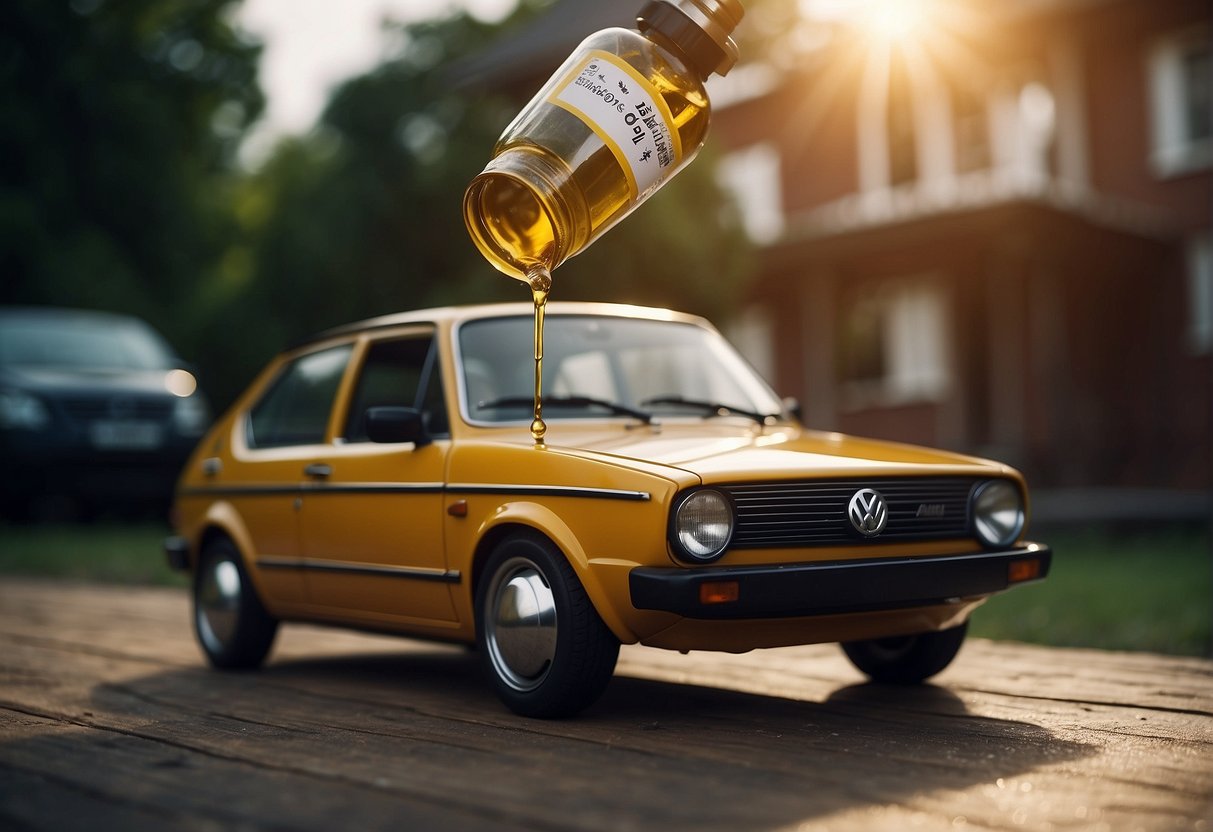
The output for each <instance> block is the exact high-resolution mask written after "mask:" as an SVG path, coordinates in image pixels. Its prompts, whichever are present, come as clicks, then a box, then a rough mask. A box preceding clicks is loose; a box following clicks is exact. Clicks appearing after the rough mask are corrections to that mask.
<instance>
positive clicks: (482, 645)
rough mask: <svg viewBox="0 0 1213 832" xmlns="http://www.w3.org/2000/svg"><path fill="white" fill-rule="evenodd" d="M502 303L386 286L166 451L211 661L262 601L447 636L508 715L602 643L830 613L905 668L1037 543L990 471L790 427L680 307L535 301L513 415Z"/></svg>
mask: <svg viewBox="0 0 1213 832" xmlns="http://www.w3.org/2000/svg"><path fill="white" fill-rule="evenodd" d="M532 326H533V322H532V315H531V308H530V306H521V305H501V306H479V307H467V308H452V309H436V310H428V311H421V312H413V313H408V314H402V315H394V316H389V317H384V318H377V319H374V320H370V321H365V322H363V323H359V324H354V325H351V326H347V327H342V328H339V329H335V330H332V331H329V332H326V333H323V334H321V335H319V336H318V337H316V338H315V339H313V340H310V341H308V342H307V343H304V344H301V345H299V346H296V347H294V348H293V349H290V350H288V351H287V352H285V353H283V354H282V355H280V356H279V357H278V358H277V359H275V360H274V361H273V362H272V363H271V364H270V365H269V367H268V368H267V369H266V370H265V371H264V372H263V373H262V374H261V376H260V377H259V378H258V379H257V380H256V381H255V382H254V383H253V385H252V386H251V387H250V389H249V390H248V392H247V393H246V394H245V395H244V396H243V397H242V398H241V399H240V400H239V401H238V402H237V403H236V405H235V406H234V407H233V408H232V410H231V411H230V412H229V413H228V414H227V415H226V416H224V418H223V419H221V420H220V421H219V422H217V423H216V424H215V426H214V427H213V428H212V429H211V431H210V433H209V434H208V435H207V436H206V437H205V438H204V439H203V441H202V443H201V444H200V445H199V447H198V449H197V450H196V452H195V453H194V456H193V458H192V459H191V460H190V462H189V464H188V465H187V467H186V469H185V472H184V474H183V475H182V478H181V481H180V483H179V486H178V491H177V502H176V518H177V524H178V528H177V531H178V536H174V537H172V538H169V540H168V541H167V542H166V551H167V554H168V557H169V560H170V562H171V563H172V564H173V565H174V566H176V567H177V568H181V569H188V570H190V571H191V572H192V573H193V599H194V624H195V627H196V631H197V636H198V640H199V642H200V643H201V645H202V649H203V651H204V652H205V653H206V656H207V658H208V659H209V660H210V662H211V664H213V665H214V666H216V667H220V668H246V667H252V666H256V665H259V664H260V663H261V662H262V661H263V660H264V659H265V657H266V655H267V653H268V652H269V650H270V647H271V645H272V642H273V640H274V635H275V632H276V630H277V626H278V622H279V621H284V620H292V621H312V622H322V623H328V624H337V625H342V626H349V627H355V628H364V629H368V630H375V631H388V632H396V633H401V634H407V635H410V636H419V637H425V638H433V639H441V640H446V641H454V642H462V643H466V644H475V645H477V646H478V648H479V651H478V652H479V656H480V658H481V661H482V663H483V666H484V669H485V671H486V673H487V676H488V678H489V680H490V681H491V683H492V685H493V687H494V688H495V689H496V691H497V693H498V694H499V695H500V696H501V698H502V699H503V700H504V702H505V704H506V705H507V706H509V707H510V708H511V709H513V710H514V711H516V712H518V713H520V714H525V715H529V716H538V717H554V716H563V715H569V714H572V713H575V712H577V711H579V710H581V709H582V708H584V707H586V706H587V705H589V704H590V703H592V702H593V701H594V700H595V699H596V698H597V697H598V696H599V695H600V694H601V693H602V691H603V689H604V688H605V686H606V684H607V682H608V680H609V679H610V677H611V674H612V672H613V670H614V667H615V661H616V658H617V656H618V652H619V645H620V643H627V644H631V643H637V642H639V643H641V644H646V645H651V646H654V647H663V648H668V649H672V650H682V651H686V650H723V651H730V652H741V651H746V650H752V649H755V648H759V647H778V646H783V645H791V644H807V643H814V642H830V641H838V642H842V646H843V649H844V650H845V651H846V654H847V656H849V657H850V659H851V660H852V661H853V662H854V664H855V665H856V666H857V667H858V668H859V669H860V670H862V671H863V672H864V673H866V674H868V675H869V676H870V677H871V678H873V679H875V680H878V681H883V682H901V683H913V682H919V681H922V680H923V679H925V678H927V677H929V676H931V675H933V674H935V673H938V672H939V671H940V670H942V669H943V668H944V667H946V666H947V665H948V663H949V662H950V661H951V660H952V658H953V657H954V656H955V655H956V652H957V651H958V650H959V649H960V645H961V642H962V641H963V640H964V636H965V629H966V626H967V621H968V618H969V615H970V613H971V612H972V611H973V609H974V608H975V607H977V606H978V605H979V604H981V603H982V601H984V600H985V599H986V598H987V597H989V596H990V595H991V594H993V593H996V592H999V591H1002V590H1005V589H1007V588H1008V587H1010V586H1012V585H1015V584H1019V583H1023V582H1027V581H1033V580H1039V579H1041V578H1043V577H1045V575H1046V574H1047V572H1048V569H1049V563H1050V557H1051V555H1050V552H1049V550H1048V549H1047V548H1046V547H1044V546H1041V545H1038V544H1035V543H1028V542H1026V541H1025V539H1024V537H1023V535H1024V529H1025V525H1026V503H1027V497H1026V492H1025V487H1024V482H1023V479H1022V477H1021V476H1020V475H1019V474H1018V473H1016V472H1015V471H1013V470H1011V469H1010V468H1008V467H1006V466H1005V465H1001V464H998V463H994V462H987V461H983V460H979V459H973V458H970V457H964V456H958V455H955V454H950V453H943V452H940V451H934V450H927V449H924V448H918V447H910V446H906V445H898V444H892V443H886V442H876V441H871V440H865V439H855V438H848V437H846V436H841V435H839V434H835V433H819V432H815V431H811V430H807V429H805V428H804V427H802V426H801V425H800V424H799V423H798V422H797V420H796V419H795V418H794V417H793V416H792V414H790V413H788V412H786V411H785V408H784V406H783V404H782V402H781V401H780V399H779V398H778V397H776V396H775V394H774V393H773V392H772V391H771V390H770V388H769V387H768V386H767V385H766V384H765V383H764V382H763V381H762V380H761V379H760V378H759V377H758V376H757V375H756V374H755V373H754V371H753V370H752V369H751V368H750V367H749V366H748V365H747V364H746V363H745V362H744V361H743V360H742V359H741V358H739V357H738V355H737V354H736V353H735V352H734V351H733V349H732V348H731V347H730V346H729V345H728V344H727V343H726V341H725V340H724V339H723V338H722V337H721V336H720V335H719V334H718V333H717V332H716V331H715V330H714V329H713V328H712V327H711V326H710V325H709V324H708V323H707V322H706V321H704V320H702V319H700V318H696V317H692V316H688V315H681V314H677V313H673V312H668V311H665V310H658V309H642V308H636V307H625V306H614V305H606V304H558V303H553V304H551V305H550V306H549V308H548V312H547V328H546V338H545V341H546V354H545V357H544V379H543V383H544V390H545V393H546V395H545V398H544V402H543V405H544V416H545V418H546V420H547V422H548V434H547V437H546V443H545V444H540V445H537V444H536V443H535V442H534V440H533V439H532V438H531V435H530V430H529V427H530V423H531V417H532V396H533V385H534V376H533V373H534V362H533V353H532V346H533V345H532Z"/></svg>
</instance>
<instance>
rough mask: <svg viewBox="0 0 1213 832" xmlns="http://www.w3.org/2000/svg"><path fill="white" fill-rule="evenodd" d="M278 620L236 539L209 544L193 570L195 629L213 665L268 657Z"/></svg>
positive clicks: (237, 665)
mask: <svg viewBox="0 0 1213 832" xmlns="http://www.w3.org/2000/svg"><path fill="white" fill-rule="evenodd" d="M277 632H278V620H277V619H276V618H274V617H273V616H271V615H270V614H269V613H268V612H266V610H265V606H264V605H263V604H262V603H261V599H260V598H259V597H258V595H257V590H256V589H255V588H254V587H253V583H252V581H250V580H249V576H248V572H247V571H246V570H245V568H244V563H243V559H242V558H241V557H240V552H239V550H237V549H236V546H235V544H234V543H232V542H231V541H230V540H228V539H227V538H219V539H216V540H213V541H211V542H210V543H208V544H206V546H205V547H204V548H203V550H202V556H201V557H200V558H199V559H198V568H197V569H196V570H195V572H194V634H195V635H196V636H197V638H198V643H199V644H200V645H202V652H203V653H205V654H206V658H207V660H208V661H210V663H211V665H212V666H214V667H217V668H222V669H224V670H239V669H247V668H253V667H257V666H259V665H260V664H261V663H262V662H263V661H265V657H266V655H267V654H268V653H269V652H270V647H272V646H273V644H274V636H275V635H276V634H277Z"/></svg>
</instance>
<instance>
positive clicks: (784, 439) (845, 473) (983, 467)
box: [549, 423, 1013, 483]
mask: <svg viewBox="0 0 1213 832" xmlns="http://www.w3.org/2000/svg"><path fill="white" fill-rule="evenodd" d="M549 438H550V439H551V440H552V441H551V444H550V445H549V448H550V450H552V451H555V452H558V453H564V454H568V455H572V456H579V457H586V458H594V459H598V460H600V461H605V460H609V461H611V462H613V463H614V464H627V463H628V462H629V461H632V462H643V463H647V464H650V465H652V464H655V465H660V466H668V467H672V468H677V469H680V470H682V471H686V472H689V473H692V474H695V475H696V476H698V477H699V478H700V479H701V480H702V481H703V482H705V483H712V482H735V481H738V480H743V479H744V480H749V481H754V480H759V481H761V480H784V479H799V478H802V477H865V476H898V475H905V474H918V475H932V474H937V475H950V474H967V475H977V476H989V475H995V474H1003V475H1012V474H1013V472H1012V470H1011V469H1010V468H1008V467H1007V466H1005V465H1002V464H1000V463H996V462H990V461H987V460H983V459H977V458H975V457H970V456H964V455H961V454H956V453H950V452H947V451H939V450H933V449H930V448H923V447H918V446H915V445H905V444H900V443H896V442H885V441H880V440H875V439H863V438H858V437H853V436H846V435H844V434H840V433H827V432H821V431H811V430H804V429H802V428H799V427H795V426H793V425H783V426H775V427H766V428H764V429H763V430H762V431H761V432H759V431H755V430H754V428H753V427H750V426H738V425H731V424H724V423H719V424H715V425H710V426H709V425H694V426H681V425H668V424H667V425H662V427H661V428H660V429H659V430H655V429H649V428H635V429H633V430H630V431H628V432H626V433H621V432H620V431H619V430H618V429H615V430H611V431H605V430H604V431H594V430H570V429H569V428H568V426H565V425H556V426H553V428H552V431H551V435H550V437H549Z"/></svg>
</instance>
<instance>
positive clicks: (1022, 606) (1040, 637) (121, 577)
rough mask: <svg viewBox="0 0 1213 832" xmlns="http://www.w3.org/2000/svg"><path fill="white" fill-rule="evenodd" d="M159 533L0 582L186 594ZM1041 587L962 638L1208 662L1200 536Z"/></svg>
mask: <svg viewBox="0 0 1213 832" xmlns="http://www.w3.org/2000/svg"><path fill="white" fill-rule="evenodd" d="M167 533H168V530H167V529H166V528H165V527H164V526H161V525H157V524H152V523H149V524H142V525H119V524H97V525H92V526H52V527H25V526H4V525H0V574H9V575H41V576H48V577H59V578H69V579H73V580H82V581H99V582H106V583H126V584H159V585H170V586H187V585H188V583H189V581H188V578H187V577H186V576H184V575H182V574H180V573H177V572H173V571H172V570H170V569H169V568H168V565H167V563H165V560H164V553H163V551H162V549H161V543H162V541H163V540H164V536H165V535H166V534H167ZM1045 539H1047V541H1048V542H1049V543H1050V544H1051V545H1052V546H1053V553H1054V554H1053V568H1052V571H1051V573H1050V575H1049V577H1048V579H1047V580H1045V581H1044V582H1042V583H1039V584H1033V585H1031V586H1025V587H1020V588H1018V589H1015V590H1013V591H1011V592H1008V593H1005V594H1003V595H999V596H997V597H995V598H993V599H991V600H990V601H989V602H988V603H987V604H985V605H984V606H982V607H981V608H980V609H978V610H977V612H976V613H975V614H974V616H973V623H972V625H971V628H970V633H971V634H973V635H975V636H980V637H983V638H993V639H1004V640H1005V639H1011V640H1015V641H1026V642H1031V643H1035V644H1050V645H1058V646H1069V647H1098V648H1105V649H1111V650H1145V651H1150V652H1156V653H1171V654H1177V655H1189V656H1209V655H1210V654H1211V653H1213V556H1211V554H1210V548H1209V538H1208V536H1207V535H1205V534H1202V533H1198V532H1186V533H1180V532H1175V533H1163V532H1160V533H1152V534H1143V535H1139V536H1133V537H1124V536H1114V535H1112V534H1110V533H1098V532H1095V533H1088V534H1064V535H1063V534H1058V535H1048V536H1047V537H1046V538H1045Z"/></svg>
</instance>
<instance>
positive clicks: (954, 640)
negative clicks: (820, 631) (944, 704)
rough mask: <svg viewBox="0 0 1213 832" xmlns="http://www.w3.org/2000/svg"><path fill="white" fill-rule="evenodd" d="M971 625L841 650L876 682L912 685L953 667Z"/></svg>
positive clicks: (854, 643)
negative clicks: (953, 661)
mask: <svg viewBox="0 0 1213 832" xmlns="http://www.w3.org/2000/svg"><path fill="white" fill-rule="evenodd" d="M968 629H969V623H968V622H967V621H966V622H965V623H964V624H961V625H960V626H959V627H952V628H950V629H947V630H941V631H939V632H935V633H919V634H918V635H913V636H896V637H893V638H873V639H867V640H864V641H847V642H843V644H842V650H843V652H844V653H846V654H847V658H848V659H850V660H851V664H853V665H855V666H856V667H857V668H859V669H860V670H861V671H863V672H864V673H866V674H867V675H868V676H869V677H870V678H871V679H872V681H874V682H885V683H888V684H895V685H913V684H917V683H919V682H921V681H923V680H925V679H928V678H930V677H931V676H934V675H935V674H936V673H939V672H940V671H942V670H943V669H944V668H945V667H947V666H948V665H949V664H951V662H952V659H954V658H956V654H957V653H958V652H960V646H961V644H963V643H964V640H965V633H967V632H968Z"/></svg>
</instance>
